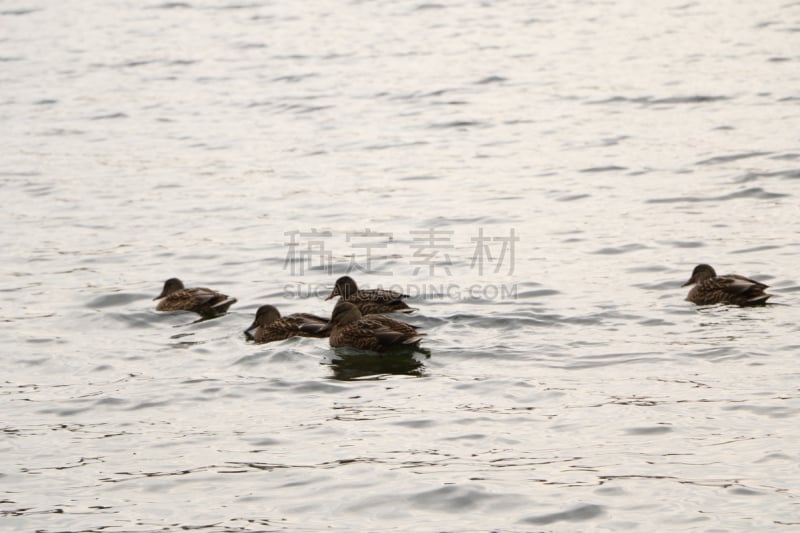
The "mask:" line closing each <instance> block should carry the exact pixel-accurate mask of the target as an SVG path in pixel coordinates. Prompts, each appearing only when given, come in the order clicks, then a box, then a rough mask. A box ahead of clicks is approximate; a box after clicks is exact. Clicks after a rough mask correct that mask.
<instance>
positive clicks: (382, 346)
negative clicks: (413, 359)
mask: <svg viewBox="0 0 800 533" xmlns="http://www.w3.org/2000/svg"><path fill="white" fill-rule="evenodd" d="M326 327H327V328H328V329H330V331H331V334H330V340H329V342H330V345H331V346H332V347H334V348H337V347H343V346H348V347H351V348H358V349H360V350H371V351H375V352H385V351H388V350H391V349H392V348H402V347H406V348H408V347H412V348H413V347H416V346H417V345H418V344H419V341H420V340H422V337H423V336H425V334H424V333H420V332H418V331H417V328H416V326H412V325H411V324H407V323H405V322H401V321H399V320H395V319H393V318H389V317H388V316H383V315H368V316H363V315H362V314H361V311H359V309H358V307H357V306H356V305H355V304H353V303H351V302H346V301H339V303H337V304H336V307H335V308H334V310H333V314H332V316H331V321H330V322H329V323H328V326H326Z"/></svg>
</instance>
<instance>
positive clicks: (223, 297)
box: [153, 278, 236, 317]
mask: <svg viewBox="0 0 800 533" xmlns="http://www.w3.org/2000/svg"><path fill="white" fill-rule="evenodd" d="M153 300H161V301H160V302H158V305H156V311H164V312H169V311H191V312H193V313H197V314H199V315H201V316H203V317H215V316H219V315H224V314H225V313H227V312H228V308H229V307H230V306H231V305H233V304H234V303H236V298H232V297H230V296H228V295H227V294H222V293H221V292H217V291H215V290H212V289H207V288H205V287H195V288H190V289H187V288H185V287H184V286H183V282H182V281H181V280H179V279H178V278H170V279H168V280H167V281H165V282H164V289H163V290H162V291H161V294H159V295H158V296H156V297H155V298H153Z"/></svg>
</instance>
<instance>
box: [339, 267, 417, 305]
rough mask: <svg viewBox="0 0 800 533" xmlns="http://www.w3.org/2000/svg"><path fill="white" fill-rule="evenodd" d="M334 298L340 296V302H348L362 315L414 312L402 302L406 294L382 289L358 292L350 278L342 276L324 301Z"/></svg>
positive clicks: (406, 296) (356, 286)
mask: <svg viewBox="0 0 800 533" xmlns="http://www.w3.org/2000/svg"><path fill="white" fill-rule="evenodd" d="M336 296H340V298H339V301H340V302H350V303H351V304H353V305H355V306H356V307H358V310H359V311H361V314H362V315H373V314H383V313H394V312H398V313H413V312H414V311H416V309H414V308H413V307H409V306H408V304H406V303H405V302H404V301H403V298H408V295H407V294H402V293H399V292H397V291H388V290H384V289H362V290H359V288H358V285H356V282H355V281H354V280H353V278H351V277H350V276H342V277H340V278H339V279H337V280H336V284H335V285H334V287H333V290H332V291H331V294H330V296H328V297H327V298H325V300H330V299H331V298H335V297H336Z"/></svg>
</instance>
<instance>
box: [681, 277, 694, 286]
mask: <svg viewBox="0 0 800 533" xmlns="http://www.w3.org/2000/svg"><path fill="white" fill-rule="evenodd" d="M692 283H694V280H693V279H690V280H689V281H687V282H686V283H684V284H683V285H681V287H686V286H687V285H691V284H692Z"/></svg>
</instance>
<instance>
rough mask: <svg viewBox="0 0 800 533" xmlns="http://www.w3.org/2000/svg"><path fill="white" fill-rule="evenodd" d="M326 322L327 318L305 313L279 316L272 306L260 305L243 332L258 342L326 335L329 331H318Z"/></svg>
mask: <svg viewBox="0 0 800 533" xmlns="http://www.w3.org/2000/svg"><path fill="white" fill-rule="evenodd" d="M327 323H328V320H327V319H325V318H322V317H319V316H316V315H310V314H307V313H292V314H291V315H286V316H281V313H280V311H278V310H277V309H276V308H275V307H274V306H272V305H262V306H261V307H259V308H258V310H257V311H256V318H255V320H253V323H252V324H250V327H249V328H247V329H246V330H245V331H244V334H245V336H246V337H247V338H248V339H250V340H253V341H255V342H258V343H263V342H272V341H280V340H283V339H288V338H289V337H327V336H328V335H330V332H329V331H322V332H321V331H320V330H321V329H322V328H323V327H324V326H325V325H326V324H327Z"/></svg>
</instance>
